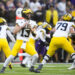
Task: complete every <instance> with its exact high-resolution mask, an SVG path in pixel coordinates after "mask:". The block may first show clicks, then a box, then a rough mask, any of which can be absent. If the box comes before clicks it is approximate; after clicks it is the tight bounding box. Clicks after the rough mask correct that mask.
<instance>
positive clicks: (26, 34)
mask: <svg viewBox="0 0 75 75" xmlns="http://www.w3.org/2000/svg"><path fill="white" fill-rule="evenodd" d="M26 22H28V23H29V24H30V26H31V27H32V28H33V27H34V26H35V25H36V23H35V21H32V20H28V21H27V20H24V19H18V20H16V24H18V25H19V26H23V25H24V24H25V23H26ZM26 26H27V25H26ZM31 34H32V33H31V31H30V29H29V28H26V27H25V28H23V29H22V30H21V31H20V32H18V33H17V39H19V40H24V41H28V40H29V38H30V37H33V36H32V35H31Z"/></svg>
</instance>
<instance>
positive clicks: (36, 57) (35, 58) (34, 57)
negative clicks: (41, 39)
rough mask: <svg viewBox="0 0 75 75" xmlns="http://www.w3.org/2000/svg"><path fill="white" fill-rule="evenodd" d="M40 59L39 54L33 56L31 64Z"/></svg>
mask: <svg viewBox="0 0 75 75" xmlns="http://www.w3.org/2000/svg"><path fill="white" fill-rule="evenodd" d="M37 60H38V54H35V55H33V56H32V62H31V66H34V65H35V64H36V62H37Z"/></svg>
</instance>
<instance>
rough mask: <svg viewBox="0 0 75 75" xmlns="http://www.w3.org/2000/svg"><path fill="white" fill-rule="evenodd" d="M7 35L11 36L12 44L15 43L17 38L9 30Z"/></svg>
mask: <svg viewBox="0 0 75 75" xmlns="http://www.w3.org/2000/svg"><path fill="white" fill-rule="evenodd" d="M6 33H7V35H8V36H9V38H10V39H11V41H12V42H15V38H14V36H13V35H12V34H11V32H10V31H9V30H7V32H6Z"/></svg>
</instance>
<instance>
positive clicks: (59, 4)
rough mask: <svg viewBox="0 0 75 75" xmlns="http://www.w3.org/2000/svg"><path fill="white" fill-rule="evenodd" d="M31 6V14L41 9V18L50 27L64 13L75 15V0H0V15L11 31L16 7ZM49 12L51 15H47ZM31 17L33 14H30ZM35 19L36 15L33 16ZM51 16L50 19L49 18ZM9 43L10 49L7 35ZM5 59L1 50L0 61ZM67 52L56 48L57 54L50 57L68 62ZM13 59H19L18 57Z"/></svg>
mask: <svg viewBox="0 0 75 75" xmlns="http://www.w3.org/2000/svg"><path fill="white" fill-rule="evenodd" d="M23 7H24V8H31V9H32V10H33V15H34V13H36V12H37V11H39V10H40V11H41V12H42V14H43V19H44V21H46V22H47V23H49V24H50V25H51V26H52V27H54V26H55V24H56V22H57V21H58V20H60V19H61V17H62V16H63V15H64V14H66V13H71V14H72V16H74V17H75V0H0V17H4V18H5V19H6V20H7V23H8V25H9V26H10V28H11V31H13V28H14V26H15V21H16V10H17V9H18V8H23ZM49 14H51V15H49ZM32 18H33V16H32ZM34 18H35V19H36V17H34ZM50 18H51V19H50ZM7 39H8V42H9V45H10V47H11V49H12V47H13V44H14V43H12V42H11V41H10V39H9V38H8V37H7ZM4 60H5V56H4V54H3V52H2V51H1V52H0V62H3V61H4ZM69 60H70V57H68V54H67V52H65V51H62V50H60V51H59V50H58V51H57V54H56V55H54V57H53V58H52V62H70V61H69ZM15 61H20V60H19V58H18V59H16V60H15Z"/></svg>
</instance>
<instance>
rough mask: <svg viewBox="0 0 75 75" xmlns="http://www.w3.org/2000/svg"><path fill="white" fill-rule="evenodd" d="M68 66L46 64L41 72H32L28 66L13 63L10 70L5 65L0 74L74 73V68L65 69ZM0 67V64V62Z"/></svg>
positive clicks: (72, 74)
mask: <svg viewBox="0 0 75 75" xmlns="http://www.w3.org/2000/svg"><path fill="white" fill-rule="evenodd" d="M37 65H38V64H37ZM37 65H36V67H37ZM69 66H71V64H57V63H56V64H46V65H44V67H43V69H42V70H41V73H33V72H29V69H28V68H22V67H21V66H20V65H19V64H13V69H12V70H10V69H9V68H8V67H7V69H6V71H5V73H3V74H0V75H35V74H37V75H75V70H67V68H68V67H69ZM1 68H2V64H0V69H1Z"/></svg>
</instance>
